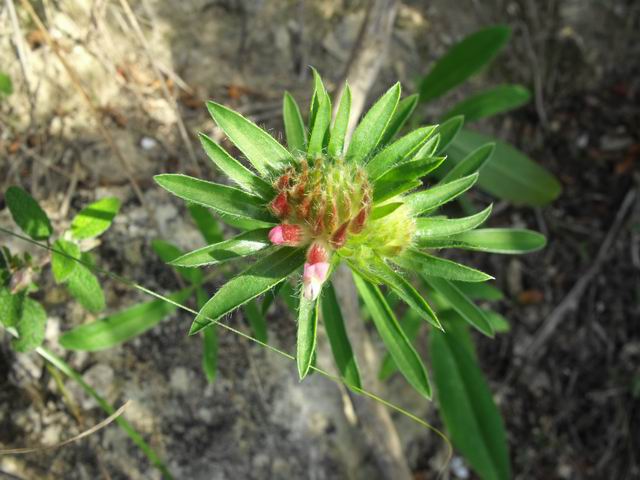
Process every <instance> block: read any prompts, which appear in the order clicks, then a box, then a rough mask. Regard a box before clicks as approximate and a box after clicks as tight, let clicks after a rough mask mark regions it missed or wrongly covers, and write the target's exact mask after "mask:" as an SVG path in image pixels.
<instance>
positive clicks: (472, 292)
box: [450, 279, 504, 301]
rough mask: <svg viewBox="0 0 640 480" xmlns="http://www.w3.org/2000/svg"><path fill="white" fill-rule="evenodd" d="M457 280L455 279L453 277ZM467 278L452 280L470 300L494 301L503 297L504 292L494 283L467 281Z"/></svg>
mask: <svg viewBox="0 0 640 480" xmlns="http://www.w3.org/2000/svg"><path fill="white" fill-rule="evenodd" d="M450 280H451V279H450ZM453 280H457V279H453ZM467 282H468V281H467V280H462V281H459V282H453V283H454V284H455V286H456V287H458V289H459V290H462V292H464V294H465V295H466V296H467V297H469V298H470V299H472V300H487V301H496V300H502V299H503V298H504V293H502V291H500V289H498V288H497V287H496V286H495V285H493V284H492V283H489V282H485V283H467Z"/></svg>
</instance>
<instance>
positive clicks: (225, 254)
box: [169, 229, 271, 267]
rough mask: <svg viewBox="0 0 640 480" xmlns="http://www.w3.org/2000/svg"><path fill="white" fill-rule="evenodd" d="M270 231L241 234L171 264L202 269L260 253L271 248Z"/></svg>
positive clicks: (198, 250) (184, 256)
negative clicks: (204, 266)
mask: <svg viewBox="0 0 640 480" xmlns="http://www.w3.org/2000/svg"><path fill="white" fill-rule="evenodd" d="M268 235H269V229H261V230H252V231H250V232H245V233H241V234H240V235H238V236H236V237H233V238H231V239H229V240H224V241H222V242H217V243H214V244H212V245H207V246H206V247H202V248H199V249H197V250H193V251H191V252H188V253H185V254H184V255H182V256H180V257H178V258H176V259H174V260H172V261H171V262H169V264H170V265H173V266H176V267H201V266H203V265H215V264H218V263H222V262H227V261H229V260H233V259H235V258H239V257H245V256H248V255H253V254H254V253H258V252H259V251H261V250H264V249H265V248H268V247H270V246H271V242H270V241H269V236H268Z"/></svg>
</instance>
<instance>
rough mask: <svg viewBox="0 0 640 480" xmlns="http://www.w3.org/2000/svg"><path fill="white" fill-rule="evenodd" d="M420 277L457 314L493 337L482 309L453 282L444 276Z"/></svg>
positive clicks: (491, 328)
mask: <svg viewBox="0 0 640 480" xmlns="http://www.w3.org/2000/svg"><path fill="white" fill-rule="evenodd" d="M422 278H424V279H425V281H426V282H427V283H428V284H429V285H431V287H432V288H434V289H435V290H437V291H438V292H439V293H440V295H442V296H443V297H444V298H445V299H446V300H447V302H449V304H450V305H451V308H452V309H453V310H455V311H456V312H458V314H459V315H460V316H461V317H462V318H463V319H464V320H465V321H466V322H467V323H469V324H470V325H472V326H473V327H475V328H476V329H477V330H479V331H480V332H482V333H483V334H485V335H486V336H488V337H493V327H492V326H491V324H490V323H489V321H488V320H487V319H486V318H485V316H484V314H483V313H482V310H480V308H479V307H478V306H477V305H476V304H475V303H473V302H472V301H471V300H470V299H469V297H467V296H466V295H465V294H464V293H462V291H460V290H459V289H458V288H457V287H456V286H455V285H454V284H453V283H451V282H450V281H449V280H446V279H444V278H437V277H428V276H426V275H425V276H423V277H422Z"/></svg>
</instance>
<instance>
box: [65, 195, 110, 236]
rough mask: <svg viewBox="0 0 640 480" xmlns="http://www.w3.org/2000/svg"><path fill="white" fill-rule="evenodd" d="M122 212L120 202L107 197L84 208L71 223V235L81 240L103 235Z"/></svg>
mask: <svg viewBox="0 0 640 480" xmlns="http://www.w3.org/2000/svg"><path fill="white" fill-rule="evenodd" d="M119 210H120V200H119V199H117V198H115V197H107V198H102V199H100V200H98V201H97V202H94V203H92V204H90V205H87V206H86V207H84V208H83V209H82V210H80V212H79V213H78V214H77V215H76V216H75V217H74V219H73V220H72V222H71V234H72V235H73V236H74V238H77V239H79V240H82V239H85V238H94V237H97V236H99V235H102V234H103V233H104V232H105V231H106V230H107V229H108V228H109V227H110V226H111V222H112V221H113V218H114V217H115V216H116V215H117V213H118V211H119Z"/></svg>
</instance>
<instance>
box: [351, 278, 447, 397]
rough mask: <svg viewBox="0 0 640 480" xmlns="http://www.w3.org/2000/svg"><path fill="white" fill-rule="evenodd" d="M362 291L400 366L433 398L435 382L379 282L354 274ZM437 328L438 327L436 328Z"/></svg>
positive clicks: (418, 388)
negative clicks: (399, 321)
mask: <svg viewBox="0 0 640 480" xmlns="http://www.w3.org/2000/svg"><path fill="white" fill-rule="evenodd" d="M353 278H354V281H355V284H356V287H357V289H358V293H359V294H360V296H361V297H362V300H364V303H365V305H366V306H367V308H368V309H369V312H371V318H372V319H373V323H374V324H375V326H376V329H377V330H378V333H379V334H380V337H381V338H382V341H383V342H384V344H385V346H386V347H387V350H388V351H389V353H390V354H391V357H392V358H393V360H394V361H395V362H396V365H397V366H398V369H399V370H400V372H401V373H402V375H404V377H405V378H406V379H407V381H408V382H409V383H410V384H411V386H413V388H415V389H416V390H417V391H418V393H420V394H421V395H422V396H424V397H425V398H427V399H431V385H430V384H429V378H428V377H427V370H426V369H425V367H424V364H423V363H422V360H421V359H420V356H419V355H418V353H417V352H416V351H415V349H414V348H413V346H412V345H411V342H410V341H409V339H408V338H407V336H406V335H405V333H404V331H403V330H402V328H401V327H400V324H399V323H398V320H396V318H395V316H394V315H393V312H392V311H391V308H389V305H388V304H387V302H386V300H385V299H384V297H383V295H382V293H381V292H380V290H379V289H378V287H376V286H375V285H373V284H371V283H369V282H367V281H366V280H364V279H363V278H361V277H360V276H359V275H357V274H355V273H354V275H353ZM434 330H435V329H434Z"/></svg>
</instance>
